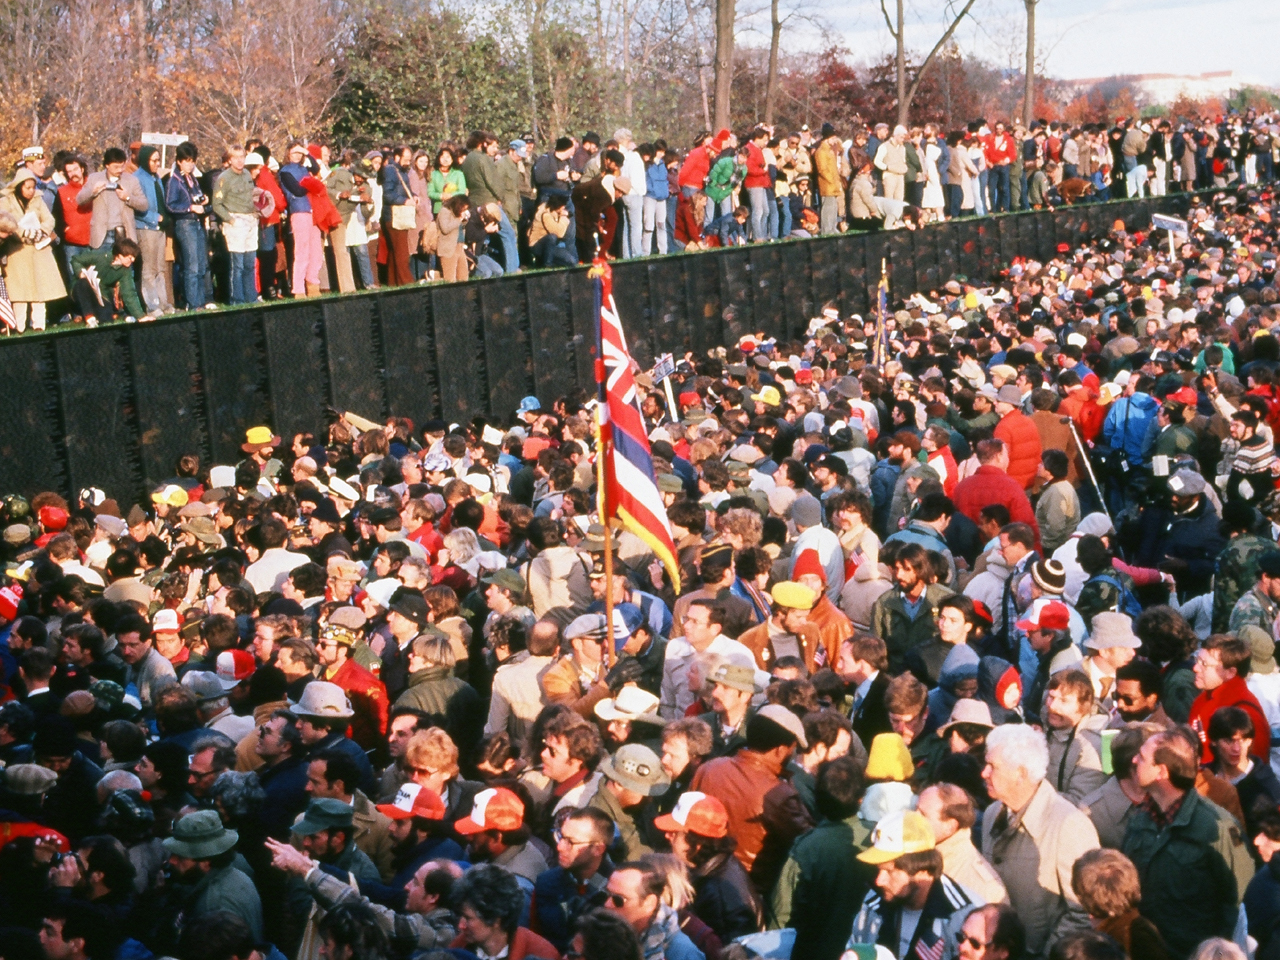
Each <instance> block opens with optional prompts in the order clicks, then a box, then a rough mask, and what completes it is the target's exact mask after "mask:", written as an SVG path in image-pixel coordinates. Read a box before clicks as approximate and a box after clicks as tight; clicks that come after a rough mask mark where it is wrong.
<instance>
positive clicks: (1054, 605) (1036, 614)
mask: <svg viewBox="0 0 1280 960" xmlns="http://www.w3.org/2000/svg"><path fill="white" fill-rule="evenodd" d="M1070 626H1071V611H1070V610H1068V609H1067V605H1066V604H1065V603H1059V602H1058V601H1056V600H1053V601H1050V602H1049V603H1042V604H1039V605H1037V606H1034V607H1032V608H1031V616H1029V617H1028V618H1027V619H1026V620H1019V621H1018V629H1019V630H1066V629H1069V628H1070Z"/></svg>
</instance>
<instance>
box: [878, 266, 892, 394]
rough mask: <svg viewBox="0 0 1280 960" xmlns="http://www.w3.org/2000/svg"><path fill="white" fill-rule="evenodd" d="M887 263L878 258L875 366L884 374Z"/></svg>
mask: <svg viewBox="0 0 1280 960" xmlns="http://www.w3.org/2000/svg"><path fill="white" fill-rule="evenodd" d="M887 270H888V261H887V260H886V259H885V258H884V257H881V258H880V287H879V289H878V290H877V291H876V366H877V368H878V369H879V370H880V372H881V373H882V374H883V373H884V364H885V360H886V359H887V358H886V357H885V347H886V343H885V334H886V332H887V331H886V328H885V316H884V313H885V310H887V309H888V302H889V275H888V272H887Z"/></svg>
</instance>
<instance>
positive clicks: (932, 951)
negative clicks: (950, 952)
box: [916, 933, 944, 960]
mask: <svg viewBox="0 0 1280 960" xmlns="http://www.w3.org/2000/svg"><path fill="white" fill-rule="evenodd" d="M927 936H928V934H927V933H922V934H921V935H920V937H919V938H918V939H917V940H916V956H917V957H919V958H920V960H942V950H943V947H944V944H943V942H942V938H941V937H939V936H935V937H934V938H933V943H932V944H928V945H926V943H925V938H926V937H927Z"/></svg>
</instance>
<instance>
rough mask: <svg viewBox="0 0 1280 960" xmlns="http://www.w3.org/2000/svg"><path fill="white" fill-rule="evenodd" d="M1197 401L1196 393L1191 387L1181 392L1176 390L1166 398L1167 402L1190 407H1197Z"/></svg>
mask: <svg viewBox="0 0 1280 960" xmlns="http://www.w3.org/2000/svg"><path fill="white" fill-rule="evenodd" d="M1196 399H1197V398H1196V392H1195V391H1194V390H1192V389H1191V388H1190V387H1183V388H1182V389H1180V390H1175V391H1174V392H1173V393H1171V394H1169V395H1168V396H1167V397H1165V400H1166V401H1168V402H1172V403H1182V404H1186V405H1187V406H1189V407H1194V406H1195V405H1196Z"/></svg>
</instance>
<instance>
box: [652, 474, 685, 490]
mask: <svg viewBox="0 0 1280 960" xmlns="http://www.w3.org/2000/svg"><path fill="white" fill-rule="evenodd" d="M658 489H659V490H661V491H662V492H663V493H679V492H680V491H681V490H683V489H684V481H683V480H681V479H680V478H679V477H677V476H676V475H675V474H674V473H664V474H661V475H660V476H659V477H658Z"/></svg>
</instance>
